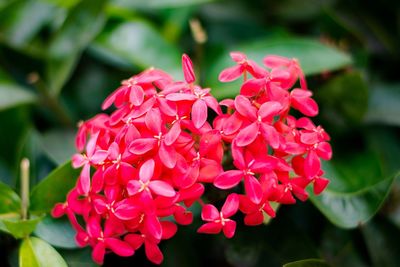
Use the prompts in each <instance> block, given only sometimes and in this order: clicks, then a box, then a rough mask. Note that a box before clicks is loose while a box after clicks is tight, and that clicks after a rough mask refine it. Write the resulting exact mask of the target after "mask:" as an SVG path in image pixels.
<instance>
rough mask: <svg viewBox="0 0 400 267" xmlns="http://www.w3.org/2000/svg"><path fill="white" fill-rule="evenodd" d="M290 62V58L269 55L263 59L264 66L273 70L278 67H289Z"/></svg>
mask: <svg viewBox="0 0 400 267" xmlns="http://www.w3.org/2000/svg"><path fill="white" fill-rule="evenodd" d="M289 62H290V59H289V58H286V57H281V56H275V55H268V56H266V57H265V58H264V59H263V63H264V65H265V66H267V67H268V68H271V69H272V68H278V67H287V66H288V64H289Z"/></svg>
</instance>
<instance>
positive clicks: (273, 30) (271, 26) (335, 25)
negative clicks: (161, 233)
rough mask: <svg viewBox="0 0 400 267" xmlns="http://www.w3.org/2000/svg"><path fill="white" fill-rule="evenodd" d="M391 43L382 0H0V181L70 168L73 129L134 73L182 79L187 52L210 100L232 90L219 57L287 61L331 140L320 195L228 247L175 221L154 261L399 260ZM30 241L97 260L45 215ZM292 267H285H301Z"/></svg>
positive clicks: (7, 251) (398, 95)
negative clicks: (298, 70) (27, 164)
mask: <svg viewBox="0 0 400 267" xmlns="http://www.w3.org/2000/svg"><path fill="white" fill-rule="evenodd" d="M399 48H400V2H399V1H391V0H382V1H369V0H368V1H362V0H354V1H345V0H320V1H318V0H302V1H298V0H281V1H266V0H264V1H262V0H253V1H246V0H231V1H228V0H225V1H223V0H220V1H218V0H215V1H213V0H146V1H142V0H108V1H106V0H23V1H21V0H2V1H0V181H1V182H2V184H5V185H8V186H10V187H11V188H14V189H15V190H16V191H17V192H18V188H19V177H20V171H19V164H20V161H21V159H22V158H23V157H27V158H29V160H30V161H31V168H30V174H31V175H30V176H31V183H32V186H34V185H35V184H37V183H39V181H41V180H42V179H43V178H45V177H46V176H47V175H48V174H49V172H50V171H52V170H53V169H55V168H56V167H57V166H59V165H62V164H64V163H65V162H66V161H68V160H69V158H70V156H71V155H72V154H73V153H74V152H75V148H74V135H75V132H76V129H77V127H76V126H77V123H78V122H79V121H80V120H86V119H89V118H91V117H92V116H94V115H95V114H97V113H99V112H101V109H100V106H101V103H102V101H103V100H104V98H105V97H106V96H107V95H108V94H109V93H111V92H112V91H113V90H115V89H116V88H117V87H118V86H119V84H120V81H121V80H123V79H126V78H129V77H130V76H132V75H133V74H136V73H138V72H140V71H141V70H143V69H145V68H148V67H150V66H154V67H158V68H163V69H164V70H166V71H167V72H169V73H171V74H173V75H174V77H176V78H177V79H180V78H182V77H183V75H182V74H181V66H180V59H181V54H182V53H187V54H189V55H190V56H191V57H192V59H193V61H194V64H195V68H196V72H197V77H198V80H199V83H200V84H202V85H203V86H204V87H211V88H212V93H213V94H214V95H215V96H217V97H218V98H219V99H221V98H225V97H234V96H235V95H236V93H237V92H238V91H239V89H240V88H239V87H238V85H237V84H235V83H232V84H221V83H220V82H218V80H217V77H218V74H219V72H220V71H221V70H222V69H223V68H225V67H227V66H230V65H232V63H231V62H230V58H229V52H230V51H243V52H245V53H247V54H248V56H249V57H250V58H251V59H254V60H255V61H257V62H259V63H261V61H262V58H263V57H264V56H265V55H267V54H279V55H282V56H289V57H296V58H298V59H299V61H300V64H301V66H302V67H303V69H304V72H305V74H306V75H307V81H308V84H309V88H310V89H311V90H312V91H313V92H314V96H315V98H316V100H317V102H318V103H319V105H320V114H319V115H318V116H317V118H316V121H317V122H318V123H320V124H322V125H323V127H324V128H325V129H326V130H327V131H328V133H330V135H331V138H332V141H331V144H332V146H333V150H334V158H333V160H332V162H331V163H327V164H326V165H325V166H324V168H325V170H326V177H328V178H330V179H331V184H330V185H329V187H328V189H327V190H326V192H325V193H324V194H323V195H322V196H320V197H312V198H311V200H310V201H307V202H306V203H301V202H298V203H297V204H296V205H293V206H284V207H280V208H279V211H278V214H277V218H276V219H273V220H271V221H269V222H266V223H265V225H262V226H258V227H251V228H250V227H243V225H242V223H239V227H238V229H237V234H236V236H235V237H234V238H233V239H232V240H226V239H225V238H224V237H223V236H222V235H217V236H214V235H212V236H211V235H199V234H196V229H197V227H198V226H199V220H197V223H194V224H193V225H192V226H188V227H181V228H180V229H179V231H178V234H177V236H175V237H174V238H173V239H171V240H168V241H166V242H163V243H162V245H161V249H162V251H163V252H164V257H165V260H164V262H163V264H162V266H192V267H196V266H232V267H247V266H248V267H251V266H282V265H283V264H286V263H288V262H293V261H297V260H303V259H309V258H317V259H323V260H324V261H325V262H326V263H327V264H329V266H351V267H357V266H377V267H378V266H379V267H382V266H399V265H400V245H399V242H398V240H399V238H400V181H399V180H398V179H396V174H397V172H398V171H399V170H400V138H399V126H400V74H399V66H400V60H399V59H400V49H399ZM65 176H67V175H66V174H65ZM64 178H67V179H71V181H73V180H74V179H75V178H76V177H64ZM72 183H73V182H72ZM48 190H52V188H51V187H49V188H48ZM60 197H61V199H63V197H64V198H65V195H64V196H62V195H61V196H60ZM3 198H4V197H3ZM0 200H1V196H0ZM6 200H7V199H6ZM6 200H4V199H3V200H1V203H2V205H3V208H1V207H0V220H1V219H2V218H3V217H2V216H1V214H2V213H3V210H4V209H5V208H4V205H5V204H4V203H7V202H4V201H6ZM194 212H197V216H199V208H198V207H197V210H196V208H195V210H194ZM195 221H196V220H195ZM0 228H1V227H0ZM33 235H36V236H38V237H40V238H42V239H44V240H46V241H47V242H48V243H50V244H51V245H53V246H54V247H55V248H56V249H57V251H58V252H59V253H60V254H61V256H62V257H63V258H64V259H65V260H66V262H67V263H68V264H69V266H95V265H94V264H93V263H92V262H91V259H90V250H87V249H83V250H82V249H76V246H75V244H74V243H73V231H72V229H71V228H70V227H68V224H67V223H66V222H65V221H63V220H60V221H55V220H53V219H51V218H50V217H49V216H48V215H46V217H44V219H42V221H41V222H40V223H39V224H38V226H37V228H36V230H35V231H34V233H33ZM19 243H20V241H18V240H16V239H14V238H13V237H11V236H10V235H9V234H7V233H0V265H1V266H18V256H17V255H18V246H19ZM300 264H304V265H293V266H310V265H306V264H307V263H300ZM105 266H151V264H150V263H148V261H147V260H146V258H145V256H144V252H143V251H142V250H139V251H138V252H137V253H136V255H134V256H133V257H130V258H119V257H117V256H115V255H107V257H106V261H105Z"/></svg>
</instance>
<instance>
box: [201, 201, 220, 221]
mask: <svg viewBox="0 0 400 267" xmlns="http://www.w3.org/2000/svg"><path fill="white" fill-rule="evenodd" d="M218 218H219V211H218V209H217V208H216V207H215V206H214V205H211V204H206V205H204V206H203V208H202V210H201V219H202V220H203V221H208V222H212V221H215V220H217V219H218Z"/></svg>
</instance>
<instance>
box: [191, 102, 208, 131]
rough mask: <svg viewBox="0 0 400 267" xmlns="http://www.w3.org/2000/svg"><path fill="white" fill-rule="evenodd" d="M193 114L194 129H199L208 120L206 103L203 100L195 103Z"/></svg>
mask: <svg viewBox="0 0 400 267" xmlns="http://www.w3.org/2000/svg"><path fill="white" fill-rule="evenodd" d="M191 114H192V121H193V124H194V127H196V128H197V129H199V128H200V127H201V126H203V125H204V123H205V122H206V120H207V105H206V103H205V102H204V101H203V100H201V99H198V100H196V102H194V103H193V106H192V113H191Z"/></svg>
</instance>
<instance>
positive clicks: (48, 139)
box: [41, 130, 76, 164]
mask: <svg viewBox="0 0 400 267" xmlns="http://www.w3.org/2000/svg"><path fill="white" fill-rule="evenodd" d="M75 134H76V133H75V131H69V130H52V131H49V132H46V133H44V134H43V135H42V137H41V139H42V140H41V143H42V146H43V150H44V151H45V152H46V154H47V155H48V156H49V157H50V158H51V159H52V160H53V161H54V162H55V163H57V164H62V163H64V162H66V161H68V160H69V159H71V157H72V155H73V154H74V153H76V150H75Z"/></svg>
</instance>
